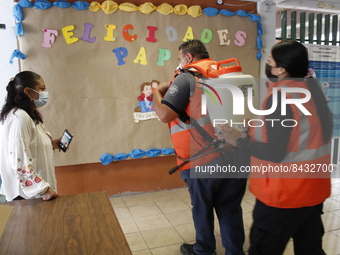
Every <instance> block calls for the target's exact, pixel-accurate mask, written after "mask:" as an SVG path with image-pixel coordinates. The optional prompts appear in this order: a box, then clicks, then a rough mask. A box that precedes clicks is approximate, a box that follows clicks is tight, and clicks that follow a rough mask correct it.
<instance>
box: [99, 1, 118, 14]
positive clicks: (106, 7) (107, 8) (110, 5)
mask: <svg viewBox="0 0 340 255" xmlns="http://www.w3.org/2000/svg"><path fill="white" fill-rule="evenodd" d="M102 9H103V12H105V13H106V14H112V13H114V12H115V11H117V10H118V4H117V3H116V2H114V1H111V0H108V1H105V2H103V4H102Z"/></svg>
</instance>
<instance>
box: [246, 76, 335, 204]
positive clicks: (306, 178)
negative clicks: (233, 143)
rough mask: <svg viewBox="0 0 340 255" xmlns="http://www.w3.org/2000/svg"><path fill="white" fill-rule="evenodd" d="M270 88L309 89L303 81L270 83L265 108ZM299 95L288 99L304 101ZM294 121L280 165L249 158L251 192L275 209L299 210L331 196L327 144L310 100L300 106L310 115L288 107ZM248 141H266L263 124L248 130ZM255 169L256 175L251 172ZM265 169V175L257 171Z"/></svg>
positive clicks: (270, 92)
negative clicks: (249, 138)
mask: <svg viewBox="0 0 340 255" xmlns="http://www.w3.org/2000/svg"><path fill="white" fill-rule="evenodd" d="M273 87H277V88H278V89H279V90H280V89H282V88H283V87H299V88H304V89H308V87H307V83H306V82H305V81H301V82H297V81H292V80H282V81H279V82H276V83H270V87H269V88H268V89H269V94H268V95H267V96H266V98H265V99H264V102H263V105H262V107H263V109H266V108H265V107H266V104H267V100H268V98H269V97H270V96H271V95H272V94H273V91H272V89H273ZM304 97H305V95H304V94H302V93H288V94H287V98H290V99H292V98H304ZM290 106H291V109H292V112H293V116H294V120H296V122H297V123H298V124H297V125H296V126H295V127H293V128H292V131H291V135H290V139H289V142H288V146H287V155H286V156H285V158H284V159H283V160H282V161H281V162H280V163H274V162H269V161H265V160H261V159H258V158H255V157H251V163H250V165H251V167H252V172H251V173H250V178H251V179H250V191H251V192H252V193H253V194H254V195H255V196H256V198H257V199H259V200H260V201H261V202H263V203H264V204H266V205H268V206H272V207H277V208H300V207H307V206H314V205H317V204H320V203H322V202H323V201H324V200H325V199H326V198H328V197H329V196H330V187H331V186H330V171H329V167H331V165H330V144H329V143H327V144H325V143H324V142H323V138H322V128H321V123H320V120H319V119H318V116H317V110H316V106H315V105H314V101H313V99H312V98H311V99H310V100H309V101H308V102H307V103H304V104H303V106H304V107H305V108H306V109H307V110H308V111H309V112H310V113H311V115H305V114H303V113H302V112H301V111H300V110H299V109H298V107H297V106H296V105H294V104H292V105H290ZM250 135H251V139H252V140H253V141H258V142H261V143H266V142H267V132H266V125H263V126H262V127H256V128H251V129H250ZM254 167H256V170H258V171H259V172H255V171H254ZM261 169H262V170H264V169H266V172H260V170H261Z"/></svg>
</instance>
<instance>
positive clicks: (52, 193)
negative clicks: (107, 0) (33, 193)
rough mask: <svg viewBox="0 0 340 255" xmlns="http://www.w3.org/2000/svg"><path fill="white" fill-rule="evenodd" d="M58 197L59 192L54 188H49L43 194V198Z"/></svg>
mask: <svg viewBox="0 0 340 255" xmlns="http://www.w3.org/2000/svg"><path fill="white" fill-rule="evenodd" d="M57 197H58V193H57V192H55V191H54V190H53V189H51V188H48V189H47V191H46V192H45V193H44V194H43V195H42V196H41V199H42V200H45V201H47V200H51V199H53V198H57Z"/></svg>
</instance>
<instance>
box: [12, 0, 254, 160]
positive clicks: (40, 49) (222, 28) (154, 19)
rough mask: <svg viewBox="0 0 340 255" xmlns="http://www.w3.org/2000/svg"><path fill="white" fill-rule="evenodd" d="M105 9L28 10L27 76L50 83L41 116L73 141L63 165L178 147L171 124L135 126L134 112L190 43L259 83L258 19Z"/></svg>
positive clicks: (183, 10)
mask: <svg viewBox="0 0 340 255" xmlns="http://www.w3.org/2000/svg"><path fill="white" fill-rule="evenodd" d="M107 2H110V3H111V2H112V1H107ZM104 3H105V2H104ZM104 3H103V5H99V6H98V4H96V7H97V8H96V9H95V8H92V10H90V9H91V6H94V5H93V4H91V6H88V8H87V9H86V8H83V9H81V10H80V9H76V8H73V6H70V7H68V8H64V7H63V8H60V7H58V6H55V5H53V6H49V8H46V9H41V8H39V7H38V8H37V7H36V6H33V7H30V8H22V12H23V16H24V19H23V20H22V22H21V23H22V26H23V34H22V35H19V36H18V49H19V50H20V51H21V52H22V53H23V54H25V59H23V60H20V67H21V70H31V71H34V72H36V73H38V74H40V75H41V76H42V78H43V79H44V81H45V84H46V87H47V89H48V91H49V95H50V100H49V103H48V104H47V105H46V106H45V107H43V108H41V110H40V111H41V113H42V114H43V117H44V118H43V119H44V124H45V126H46V127H47V128H48V129H49V131H50V132H51V133H52V135H53V136H54V138H56V137H60V136H61V134H62V133H63V131H64V129H65V128H67V129H68V130H69V131H70V132H71V133H73V134H74V138H73V141H72V143H71V146H70V150H68V151H67V153H65V154H64V153H62V152H61V153H56V165H57V166H61V165H74V164H86V163H94V162H99V161H100V158H101V156H102V155H103V154H104V153H109V154H111V155H116V154H121V153H125V154H129V153H130V152H131V151H133V150H136V149H140V150H142V151H146V150H148V149H151V148H155V149H163V148H172V144H171V141H170V138H169V131H168V127H167V125H166V124H164V123H162V122H161V121H159V120H158V118H157V116H156V117H155V116H154V115H153V113H148V114H149V117H150V116H151V115H152V116H153V117H150V118H146V119H143V118H141V120H139V121H136V113H135V109H136V107H137V105H138V96H139V95H140V94H141V84H143V83H144V82H151V81H152V80H157V81H160V82H163V81H169V80H171V78H172V76H173V74H174V71H175V68H176V67H177V66H178V60H177V58H178V47H179V45H180V44H181V43H182V42H183V41H186V40H187V39H194V38H195V39H201V40H202V41H203V42H204V43H205V45H206V47H207V49H208V51H209V53H210V57H211V58H212V59H214V60H217V61H220V60H224V59H228V58H237V59H238V60H239V61H240V64H241V66H242V68H243V72H244V73H246V74H251V75H253V76H254V77H259V58H260V56H259V54H260V53H259V48H260V47H259V26H260V23H259V22H258V21H259V20H258V19H256V15H252V16H249V15H248V14H247V13H245V12H242V11H241V12H238V13H230V12H228V11H225V12H222V13H221V12H220V11H219V12H218V11H217V10H214V9H209V10H208V9H205V10H201V9H200V7H199V6H193V7H192V8H191V9H190V10H191V11H189V8H190V6H179V7H178V6H177V11H175V10H176V9H175V7H173V9H171V8H172V7H171V8H170V11H168V9H166V8H163V9H162V10H160V6H158V7H157V6H156V7H155V6H153V5H152V4H151V5H150V3H148V4H149V6H151V7H152V8H153V9H152V10H151V11H149V10H150V9H148V11H147V12H149V13H146V11H145V10H142V11H141V6H137V7H136V6H134V7H133V5H128V6H119V7H118V8H116V10H114V12H112V13H107V9H104ZM121 7H122V8H121ZM123 7H124V8H123ZM164 10H165V11H164ZM162 12H163V13H162ZM130 158H131V157H128V159H130Z"/></svg>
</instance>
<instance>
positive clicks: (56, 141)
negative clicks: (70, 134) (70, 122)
mask: <svg viewBox="0 0 340 255" xmlns="http://www.w3.org/2000/svg"><path fill="white" fill-rule="evenodd" d="M60 141H61V137H60V138H59V139H55V140H52V147H53V149H59V151H60V148H59V143H60Z"/></svg>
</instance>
